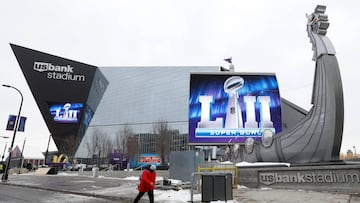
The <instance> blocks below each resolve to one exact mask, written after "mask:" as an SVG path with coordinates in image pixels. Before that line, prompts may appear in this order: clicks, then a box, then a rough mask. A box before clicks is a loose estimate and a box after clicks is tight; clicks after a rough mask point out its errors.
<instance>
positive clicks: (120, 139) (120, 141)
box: [115, 125, 134, 154]
mask: <svg viewBox="0 0 360 203" xmlns="http://www.w3.org/2000/svg"><path fill="white" fill-rule="evenodd" d="M133 135H134V133H133V131H132V130H131V128H130V127H129V126H128V125H125V126H124V127H123V128H120V129H119V131H118V132H117V133H116V137H115V144H116V147H117V149H118V150H119V152H121V153H122V154H127V152H128V150H127V143H128V140H129V137H132V136H133Z"/></svg>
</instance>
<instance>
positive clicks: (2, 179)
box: [1, 85, 24, 182]
mask: <svg viewBox="0 0 360 203" xmlns="http://www.w3.org/2000/svg"><path fill="white" fill-rule="evenodd" d="M2 86H4V87H8V88H13V89H14V90H16V91H17V92H18V93H19V94H20V96H21V102H20V107H19V113H18V115H17V117H16V121H15V126H14V134H13V138H12V141H11V146H10V148H9V157H8V160H7V164H6V167H5V171H4V174H3V176H2V177H1V181H2V182H6V181H7V180H8V175H9V174H8V173H9V167H10V161H11V153H12V148H13V146H14V141H15V136H16V132H17V130H18V126H19V121H20V114H21V108H22V104H23V101H24V97H23V95H22V93H21V92H20V90H18V89H17V88H16V87H13V86H10V85H2Z"/></svg>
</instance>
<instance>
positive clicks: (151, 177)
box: [134, 165, 156, 203]
mask: <svg viewBox="0 0 360 203" xmlns="http://www.w3.org/2000/svg"><path fill="white" fill-rule="evenodd" d="M155 171H156V166H155V165H150V166H149V167H146V168H145V170H144V171H143V172H142V174H141V178H140V184H139V186H138V190H139V193H138V195H137V196H136V198H135V200H134V203H137V202H138V201H139V200H140V199H141V197H142V196H143V195H144V194H145V192H147V193H148V196H149V200H150V203H154V189H155V179H156V172H155Z"/></svg>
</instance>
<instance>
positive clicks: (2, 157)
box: [0, 136, 9, 162]
mask: <svg viewBox="0 0 360 203" xmlns="http://www.w3.org/2000/svg"><path fill="white" fill-rule="evenodd" d="M0 137H1V138H5V139H7V138H9V137H8V136H0ZM6 147H7V142H6V143H5V147H4V153H3V154H2V156H1V162H3V161H4V157H5V150H6Z"/></svg>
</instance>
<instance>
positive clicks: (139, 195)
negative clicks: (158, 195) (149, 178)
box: [134, 190, 154, 203]
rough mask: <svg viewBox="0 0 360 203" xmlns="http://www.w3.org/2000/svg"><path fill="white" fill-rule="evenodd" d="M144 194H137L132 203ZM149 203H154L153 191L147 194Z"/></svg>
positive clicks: (135, 202)
mask: <svg viewBox="0 0 360 203" xmlns="http://www.w3.org/2000/svg"><path fill="white" fill-rule="evenodd" d="M144 194H145V192H139V194H138V195H137V196H136V198H135V200H134V203H137V202H138V201H139V200H140V199H141V197H142V196H143V195H144ZM148 196H149V200H150V203H154V190H150V191H149V192H148Z"/></svg>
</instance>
